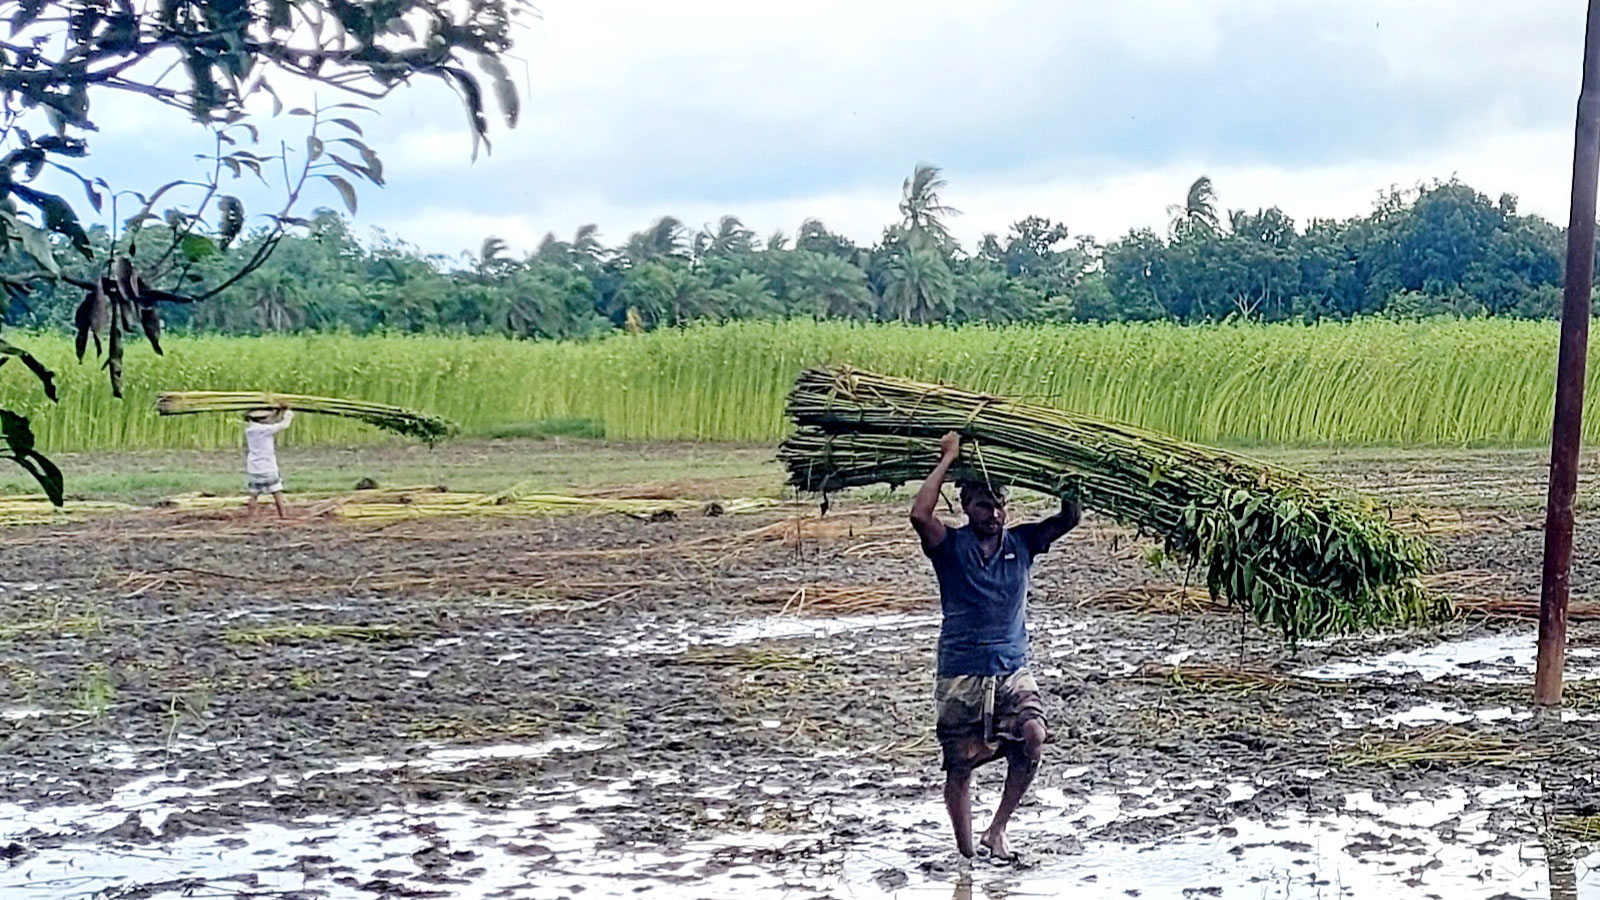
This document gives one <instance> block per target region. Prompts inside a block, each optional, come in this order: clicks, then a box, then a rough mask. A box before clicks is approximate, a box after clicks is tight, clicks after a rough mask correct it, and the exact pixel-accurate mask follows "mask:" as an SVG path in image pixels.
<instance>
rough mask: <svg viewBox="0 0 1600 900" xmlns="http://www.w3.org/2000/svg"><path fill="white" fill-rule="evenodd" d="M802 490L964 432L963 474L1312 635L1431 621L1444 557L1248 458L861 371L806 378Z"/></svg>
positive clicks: (798, 473)
mask: <svg viewBox="0 0 1600 900" xmlns="http://www.w3.org/2000/svg"><path fill="white" fill-rule="evenodd" d="M788 412H789V415H790V417H791V418H792V419H793V420H794V422H795V425H796V426H797V430H796V431H795V433H794V434H793V435H792V436H791V437H789V438H788V439H786V440H785V441H784V442H783V444H782V447H781V448H780V450H779V456H780V458H781V459H782V461H783V463H784V465H785V466H786V467H787V468H788V470H789V480H790V483H791V484H793V485H794V486H795V487H797V488H799V489H801V490H804V491H816V492H824V493H826V492H828V491H833V490H838V489H842V488H848V487H857V486H863V485H871V484H889V485H899V484H904V483H907V482H916V481H920V480H921V479H922V478H924V477H926V476H927V474H928V473H929V471H931V470H932V469H933V467H934V465H935V464H936V463H937V462H938V459H939V438H940V436H941V435H943V434H945V433H946V432H949V431H956V432H959V433H960V434H961V435H962V445H961V456H960V458H959V460H958V461H957V463H956V466H955V468H954V470H953V472H952V474H953V476H954V477H955V478H957V479H972V480H977V481H985V482H989V483H994V484H1002V485H1014V486H1017V487H1022V488H1027V489H1029V490H1033V491H1037V492H1040V493H1044V494H1049V495H1053V496H1059V497H1072V498H1074V499H1076V500H1078V501H1079V502H1080V503H1082V504H1083V505H1084V506H1085V507H1086V508H1088V509H1092V510H1095V511H1098V512H1101V513H1104V514H1107V515H1109V516H1111V517H1112V518H1115V519H1117V520H1119V521H1121V522H1124V523H1127V524H1130V525H1133V526H1135V527H1136V528H1138V529H1139V531H1140V532H1142V533H1144V534H1147V535H1152V536H1155V537H1158V538H1159V539H1160V540H1161V541H1162V543H1163V545H1164V547H1165V550H1166V551H1167V553H1168V554H1170V555H1172V556H1173V557H1174V558H1176V559H1180V560H1184V561H1187V562H1188V563H1190V564H1191V565H1194V566H1197V567H1198V568H1199V569H1201V570H1203V571H1204V573H1205V580H1206V585H1207V587H1208V588H1209V589H1210V591H1211V594H1212V596H1213V597H1216V598H1218V599H1222V600H1226V601H1227V602H1228V603H1229V604H1231V605H1233V606H1235V607H1238V608H1240V609H1243V610H1245V611H1247V612H1248V613H1249V614H1250V615H1252V616H1253V617H1254V618H1255V619H1256V620H1257V621H1258V622H1260V623H1262V624H1264V625H1269V626H1272V627H1276V628H1277V629H1279V630H1281V631H1282V633H1283V635H1284V636H1285V638H1287V639H1288V640H1289V641H1290V642H1291V643H1294V642H1295V641H1298V640H1300V639H1302V638H1306V637H1312V636H1317V635H1323V634H1330V633H1338V632H1348V631H1355V630H1360V629H1370V628H1376V627H1383V626H1392V625H1401V624H1408V623H1413V622H1419V621H1425V620H1429V619H1433V618H1437V617H1440V616H1442V615H1446V614H1448V612H1449V605H1448V602H1447V601H1445V600H1443V599H1442V598H1439V597H1435V596H1433V595H1431V594H1430V593H1428V592H1427V591H1426V590H1424V589H1423V586H1422V584H1421V581H1420V577H1421V575H1422V574H1423V572H1424V570H1425V569H1426V568H1427V567H1428V566H1429V565H1430V563H1431V562H1432V561H1433V558H1434V553H1433V550H1432V549H1431V548H1430V546H1429V545H1428V544H1426V543H1425V542H1423V541H1422V540H1421V539H1419V538H1416V537H1413V536H1409V535H1405V534H1402V533H1401V532H1400V531H1398V530H1397V529H1396V528H1395V527H1394V526H1393V524H1392V523H1391V521H1390V519H1389V516H1388V514H1387V513H1386V512H1385V511H1384V510H1383V508H1382V507H1380V505H1379V504H1377V503H1376V502H1374V501H1373V500H1371V499H1368V498H1362V497H1356V496H1353V495H1350V494H1347V493H1345V492H1341V491H1338V490H1335V489H1333V488H1331V487H1329V486H1326V485H1322V484H1319V483H1317V482H1315V481H1314V480H1312V479H1310V478H1308V477H1306V476H1303V475H1300V474H1297V473H1294V472H1291V471H1288V470H1285V469H1282V468H1279V467H1276V466H1271V465H1266V464H1263V463H1260V462H1256V461H1254V460H1250V459H1247V458H1245V457H1242V456H1239V455H1236V454H1232V453H1228V452H1225V451H1221V450H1215V449H1212V448H1208V447H1202V446H1198V445H1195V444H1190V443H1188V442H1186V441H1182V440H1179V439H1178V438H1175V437H1171V436H1168V435H1162V434H1155V433H1152V432H1148V431H1143V430H1140V429H1137V428H1132V427H1129V426H1125V425H1119V424H1115V423H1111V422H1105V421H1100V420H1097V419H1094V418H1092V417H1089V416H1084V415H1078V414H1075V413H1069V412H1064V411H1062V410H1058V409H1052V408H1049V407H1045V406H1039V405H1034V404H1027V403H1019V402H1013V401H1010V400H1006V399H1004V398H1000V397H993V396H988V395H985V394H978V393H973V392H971V391H964V390H959V389H956V388H952V387H944V386H940V385H932V384H923V383H920V382H916V381H910V380H906V379H902V378H890V377H886V376H882V375H875V374H872V373H869V372H863V371H859V370H855V369H850V368H831V369H812V370H809V371H807V372H805V373H803V374H802V375H801V376H800V378H799V380H798V381H797V382H796V384H795V387H794V390H793V392H792V393H791V394H790V396H789V407H788Z"/></svg>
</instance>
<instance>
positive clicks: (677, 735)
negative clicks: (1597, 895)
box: [0, 441, 1600, 900]
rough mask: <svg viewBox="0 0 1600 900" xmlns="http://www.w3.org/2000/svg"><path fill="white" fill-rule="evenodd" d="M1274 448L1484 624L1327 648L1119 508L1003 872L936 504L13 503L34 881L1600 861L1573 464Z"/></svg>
mask: <svg viewBox="0 0 1600 900" xmlns="http://www.w3.org/2000/svg"><path fill="white" fill-rule="evenodd" d="M283 456H284V464H285V467H286V471H287V474H288V475H289V478H290V479H291V484H292V485H304V486H306V487H308V488H316V489H322V490H346V489H348V488H350V487H351V486H352V485H353V483H354V481H356V480H357V479H359V478H362V477H371V478H375V479H377V480H378V481H380V483H384V484H427V483H448V485H449V487H450V488H451V489H452V490H475V491H492V490H496V489H500V488H504V487H506V486H508V485H509V484H512V483H517V482H521V483H526V484H531V485H533V486H535V487H536V488H537V489H540V490H548V491H565V492H568V493H579V492H584V493H588V494H591V495H608V496H619V495H629V494H632V495H639V496H648V497H654V498H660V497H675V496H681V497H688V498H692V499H695V500H697V501H712V500H719V501H726V500H728V499H731V498H737V497H748V496H767V497H780V496H781V495H782V491H781V473H780V472H779V471H778V469H777V467H776V465H775V464H773V463H772V462H771V461H770V456H771V453H770V450H768V449H766V448H719V447H711V448H704V447H701V448H696V447H681V446H649V447H626V446H611V445H604V444H586V443H564V442H544V443H533V442H521V443H519V442H510V441H503V442H492V443H477V444H462V445H458V446H454V447H446V448H441V449H440V450H438V451H431V452H429V451H418V450H411V449H402V448H399V447H398V446H393V447H388V446H386V447H375V448H366V449H362V450H359V451H325V450H316V451H312V450H305V451H288V450H286V451H285V452H284V454H283ZM1269 456H1270V457H1271V458H1273V459H1275V460H1278V461H1282V462H1286V463H1289V464H1292V465H1296V466H1299V467H1303V468H1306V469H1308V470H1311V471H1315V472H1318V473H1319V474H1322V475H1324V476H1326V477H1328V478H1329V479H1330V480H1333V481H1336V482H1339V483H1343V484H1347V485H1352V486H1356V487H1360V488H1362V489H1364V490H1369V491H1372V492H1374V493H1378V494H1380V495H1383V496H1385V497H1387V498H1390V499H1391V500H1392V502H1393V503H1394V504H1395V506H1396V515H1397V516H1399V517H1400V518H1401V519H1402V521H1405V522H1407V523H1408V525H1407V527H1412V528H1417V529H1419V530H1422V531H1424V532H1425V533H1428V534H1431V535H1432V536H1433V537H1434V539H1435V540H1436V541H1438V543H1439V545H1440V546H1441V547H1442V549H1443V550H1444V551H1445V557H1446V562H1445V564H1444V565H1443V566H1442V567H1441V569H1440V571H1439V572H1437V573H1436V574H1435V575H1434V576H1433V581H1434V584H1435V585H1436V587H1437V588H1438V589H1439V590H1443V591H1447V592H1450V593H1452V594H1453V595H1456V596H1458V597H1460V598H1461V600H1462V604H1463V609H1464V612H1463V615H1462V616H1461V618H1459V619H1458V620H1456V621H1452V622H1449V623H1445V624H1442V625H1439V626H1437V627H1433V628H1429V629H1426V630H1422V631H1417V632H1412V633H1406V634H1395V635H1388V636H1378V637H1365V638H1350V639H1341V640H1333V641H1326V642H1318V643H1315V644H1312V645H1307V646H1302V647H1300V648H1298V650H1297V651H1294V652H1291V651H1289V650H1288V649H1287V648H1285V647H1283V646H1282V644H1281V643H1280V642H1279V641H1277V640H1276V639H1275V638H1274V637H1273V636H1272V635H1270V634H1267V633H1264V632H1262V631H1260V630H1258V629H1256V628H1254V627H1251V626H1247V625H1245V624H1244V623H1242V622H1241V621H1240V619H1239V618H1238V616H1237V614H1234V613H1230V612H1228V611H1226V610H1221V609H1217V608H1214V607H1213V606H1212V605H1211V604H1210V603H1209V601H1208V599H1207V598H1205V597H1204V596H1203V594H1202V593H1201V592H1197V591H1193V590H1189V589H1186V588H1185V586H1184V582H1185V573H1184V572H1182V571H1181V570H1171V569H1166V570H1152V569H1151V568H1150V567H1149V566H1148V565H1146V563H1145V562H1144V555H1143V552H1142V551H1143V549H1144V548H1143V545H1142V544H1141V543H1140V542H1138V541H1137V540H1135V539H1134V537H1133V535H1131V534H1129V533H1127V532H1126V531H1125V530H1123V529H1121V528H1119V527H1117V526H1115V525H1114V524H1112V523H1108V522H1105V521H1101V520H1095V519H1093V518H1091V519H1090V520H1088V521H1086V524H1085V527H1084V528H1082V529H1080V530H1079V531H1078V532H1075V533H1074V534H1073V535H1071V536H1070V537H1069V538H1068V539H1067V540H1066V541H1065V542H1064V543H1063V544H1061V545H1059V546H1058V548H1057V549H1056V550H1055V551H1053V552H1052V553H1051V554H1050V555H1049V556H1048V557H1046V558H1044V559H1042V560H1041V562H1040V564H1039V567H1038V569H1037V570H1036V585H1035V595H1034V599H1033V601H1032V610H1031V622H1032V636H1033V652H1034V658H1035V664H1034V665H1035V670H1036V672H1037V673H1038V675H1039V680H1040V682H1041V686H1042V688H1043V690H1044V692H1045V695H1046V703H1047V707H1048V709H1049V712H1050V719H1051V725H1052V728H1053V730H1054V733H1055V739H1054V742H1053V743H1052V745H1051V746H1050V747H1049V748H1048V751H1047V754H1048V755H1047V763H1046V766H1045V768H1044V770H1043V772H1042V774H1041V776H1040V778H1039V781H1038V782H1037V784H1036V787H1035V790H1034V792H1033V793H1032V795H1031V797H1030V799H1029V801H1028V803H1027V805H1025V806H1024V808H1023V810H1022V811H1021V812H1020V813H1019V815H1018V819H1017V821H1016V822H1015V824H1014V826H1013V831H1012V834H1013V843H1014V844H1016V845H1017V846H1019V847H1020V849H1021V850H1022V854H1023V855H1022V859H1021V860H1020V861H1019V862H1018V863H1015V864H1007V865H1000V864H997V863H993V862H990V861H986V860H980V861H978V862H977V863H975V864H971V865H968V864H965V863H963V862H961V861H960V860H958V859H957V858H956V856H955V854H954V852H953V849H952V847H951V843H950V841H949V839H948V836H947V830H948V826H947V824H946V822H945V821H944V818H943V811H942V806H941V805H940V803H939V790H938V786H939V784H940V783H941V781H942V777H941V773H940V772H939V768H938V751H937V747H936V745H935V744H934V742H933V740H932V728H931V722H930V714H931V684H930V679H931V667H932V648H933V644H934V639H935V636H936V634H937V630H938V620H937V604H936V601H935V599H934V596H933V594H934V586H933V579H932V575H931V572H930V571H929V570H928V567H927V564H926V563H925V561H923V560H922V559H921V557H920V555H919V553H918V552H917V548H916V545H915V543H914V540H913V539H912V537H911V534H910V532H909V529H908V527H907V526H906V525H905V520H904V514H903V508H904V505H905V502H904V498H903V497H900V496H884V495H846V496H843V497H838V498H835V501H834V504H833V508H832V511H831V512H830V513H829V514H828V515H827V516H826V517H820V518H819V517H818V516H817V510H816V507H815V505H814V504H812V503H808V502H795V501H793V500H788V501H784V502H782V503H780V504H778V505H776V506H772V507H768V508H766V509H762V510H759V511H756V512H752V513H748V514H738V515H709V514H707V511H706V510H704V509H702V508H701V507H700V506H699V505H698V504H694V505H691V506H689V507H676V510H677V511H676V513H675V514H674V515H672V516H670V517H669V516H665V515H661V516H653V515H648V514H642V513H639V512H637V511H635V512H634V513H633V514H631V515H623V514H601V515H569V516H539V517H490V516H482V517H474V516H466V517H452V518H433V517H426V516H423V517H417V518H409V519H406V518H401V519H395V520H392V521H385V522H383V523H380V524H371V523H363V522H354V521H347V520H343V519H338V518H329V517H324V516H305V515H303V514H304V513H305V512H306V511H307V510H308V509H309V508H311V507H310V506H309V505H308V504H306V503H305V502H303V501H302V502H301V503H299V504H298V510H299V512H301V513H302V515H301V516H299V517H296V518H293V519H291V520H290V521H288V522H285V523H278V522H274V521H270V520H266V519H263V520H260V521H246V520H244V519H243V518H242V517H241V516H240V515H239V514H238V513H237V512H235V511H231V510H218V511H206V512H193V511H184V510H173V509H161V508H152V509H149V510H140V511H135V512H127V513H118V514H114V515H99V516H87V517H83V518H81V519H74V520H71V521H64V522H59V523H53V524H45V525H32V526H15V527H9V528H5V529H0V560H3V565H4V571H5V572H6V573H7V575H6V577H7V579H8V580H7V581H5V582H4V583H3V584H0V746H3V748H4V752H5V755H6V758H7V760H8V764H7V765H6V766H5V767H4V771H3V774H0V778H3V779H4V792H3V794H0V858H3V859H4V860H5V861H6V863H5V866H4V867H0V896H4V897H7V898H11V897H20V898H27V900H43V898H91V897H94V898H113V897H120V898H132V897H140V898H145V897H149V898H169V897H170V898H176V897H271V898H321V897H339V898H343V897H360V898H369V897H472V898H476V897H516V898H523V897H527V898H543V897H578V896H581V897H631V896H638V895H644V896H664V897H739V898H741V900H743V898H754V897H796V898H805V897H846V896H848V897H939V898H941V900H942V898H945V897H956V898H961V897H971V896H977V895H978V894H979V893H981V894H983V895H984V896H988V897H1004V896H1073V897H1142V898H1151V897H1174V898H1180V897H1210V896H1220V897H1239V898H1246V897H1247V898H1252V900H1255V898H1263V897H1268V898H1329V897H1370V896H1377V895H1378V894H1379V892H1380V891H1382V892H1386V893H1387V895H1389V896H1392V897H1418V898H1426V897H1440V898H1461V897H1482V898H1520V897H1530V898H1531V897H1550V896H1556V897H1560V896H1576V895H1575V894H1562V893H1560V891H1561V890H1564V889H1567V888H1571V889H1573V890H1577V891H1580V892H1581V891H1583V890H1594V889H1595V888H1594V887H1593V886H1592V885H1590V886H1588V887H1587V888H1586V887H1585V885H1588V882H1587V881H1585V880H1584V879H1585V877H1586V876H1587V874H1588V871H1589V866H1590V865H1592V864H1600V857H1591V856H1590V855H1589V853H1590V848H1589V845H1588V844H1587V843H1585V842H1586V841H1589V840H1593V839H1595V838H1597V837H1600V833H1590V831H1588V830H1586V829H1589V828H1590V824H1589V823H1588V822H1587V821H1586V820H1585V819H1583V818H1582V817H1586V816H1591V815H1595V814H1597V813H1600V788H1597V787H1596V786H1595V784H1594V782H1593V777H1592V772H1593V770H1594V768H1595V763H1596V753H1595V750H1594V745H1593V741H1592V740H1591V739H1590V736H1591V735H1592V733H1593V728H1594V722H1595V721H1597V720H1600V690H1596V689H1595V687H1594V686H1595V685H1600V681H1590V680H1587V679H1589V678H1592V677H1597V676H1600V640H1597V639H1600V633H1597V631H1596V627H1597V626H1595V625H1593V624H1591V621H1590V620H1595V619H1600V607H1597V606H1595V605H1594V600H1596V599H1600V598H1595V597H1593V596H1592V593H1591V592H1592V590H1593V588H1594V586H1595V585H1596V584H1597V576H1600V534H1597V533H1596V527H1595V526H1597V525H1600V519H1596V518H1595V517H1593V516H1584V517H1582V518H1581V520H1580V523H1579V535H1580V537H1579V546H1578V551H1577V560H1578V562H1577V566H1576V568H1575V571H1574V576H1573V583H1574V586H1575V607H1574V612H1575V616H1576V618H1577V621H1575V623H1574V627H1573V649H1572V651H1571V652H1572V659H1571V670H1572V675H1573V677H1574V678H1575V679H1578V680H1575V681H1574V682H1573V684H1572V688H1571V690H1570V691H1569V696H1568V703H1567V707H1566V708H1565V709H1564V710H1563V711H1562V713H1561V714H1560V715H1549V716H1541V717H1534V716H1533V715H1532V713H1531V710H1530V707H1529V706H1528V703H1527V700H1528V693H1529V682H1530V680H1531V676H1530V672H1531V665H1532V651H1533V633H1534V628H1535V623H1534V621H1533V619H1531V618H1529V617H1528V613H1529V611H1530V610H1531V609H1532V605H1533V604H1532V600H1533V598H1535V597H1536V594H1537V589H1538V581H1537V578H1538V562H1539V552H1540V546H1541V544H1540V542H1541V532H1540V521H1541V520H1540V514H1539V510H1538V504H1539V502H1540V499H1541V496H1542V490H1543V486H1542V482H1541V478H1542V475H1543V472H1542V457H1541V456H1539V455H1537V454H1533V453H1522V452H1487V451H1486V452H1459V451H1458V452H1451V453H1437V454H1430V453H1404V454H1401V453H1393V452H1378V451H1360V452H1354V451H1347V452H1339V453H1331V452H1320V453H1319V452H1311V451H1296V452H1293V453H1279V454H1269ZM64 462H65V464H66V466H65V467H66V468H67V469H68V472H69V478H70V479H71V482H70V490H71V491H72V492H74V493H75V494H76V495H79V496H92V497H95V498H100V499H118V500H123V501H129V502H139V503H146V502H149V501H151V500H154V499H155V498H156V497H158V496H160V495H162V494H163V493H170V492H173V491H179V490H195V489H197V488H198V489H202V490H214V491H219V492H220V491H231V490H232V489H233V485H234V482H235V481H237V476H236V475H235V474H234V472H233V469H234V468H235V467H236V466H237V459H236V455H235V454H201V453H196V454H168V455H161V454H121V455H115V456H97V457H85V458H79V459H73V460H66V461H64ZM1594 474H1600V473H1596V472H1594V471H1593V467H1592V466H1591V467H1590V469H1588V470H1586V472H1585V477H1586V479H1587V483H1589V484H1593V483H1594V481H1593V479H1592V475H1594ZM712 512H714V510H712ZM1028 515H1029V510H1027V509H1024V510H1023V511H1022V517H1023V518H1026V517H1027V516H1028ZM1001 774H1002V773H1001V771H1000V770H998V769H995V770H993V771H990V770H985V773H984V777H983V778H982V779H981V785H980V788H979V795H978V801H979V802H978V806H979V808H980V822H979V826H980V827H981V826H982V824H983V822H982V820H981V817H982V816H983V815H984V811H986V810H988V809H991V808H992V806H993V803H994V802H995V801H996V800H997V799H998V790H999V780H1000V777H1001ZM1552 883H1554V888H1553V887H1552ZM1553 889H1554V890H1555V891H1557V893H1554V894H1552V890H1553Z"/></svg>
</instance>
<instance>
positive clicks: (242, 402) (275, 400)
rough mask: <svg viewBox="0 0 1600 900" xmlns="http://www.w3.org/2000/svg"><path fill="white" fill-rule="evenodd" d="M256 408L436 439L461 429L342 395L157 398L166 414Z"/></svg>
mask: <svg viewBox="0 0 1600 900" xmlns="http://www.w3.org/2000/svg"><path fill="white" fill-rule="evenodd" d="M256 409H292V410H294V411H295V412H308V413H324V414H327V415H332V416H343V417H345V418H347V419H358V420H360V421H362V422H366V423H367V424H368V425H375V426H377V427H378V428H383V429H385V430H388V431H393V432H395V433H396V434H402V435H405V436H407V437H414V438H420V439H422V440H424V441H427V442H428V443H430V444H431V443H433V442H434V441H437V440H439V439H441V438H445V437H449V436H450V435H452V434H455V433H456V431H457V430H458V429H457V427H456V425H455V424H454V423H452V422H449V421H446V420H444V419H441V418H439V417H438V416H430V415H427V414H426V413H419V412H412V411H411V410H407V409H401V408H400V407H398V406H385V405H384V404H382V403H368V402H366V401H364V400H343V399H340V398H338V397H306V396H302V395H300V394H270V393H262V392H260V391H172V392H168V393H165V394H162V395H161V396H160V397H157V398H156V411H157V412H159V413H161V414H162V415H163V416H181V415H188V414H190V413H208V412H236V413H245V412H250V411H251V410H256Z"/></svg>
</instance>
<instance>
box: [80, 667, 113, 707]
mask: <svg viewBox="0 0 1600 900" xmlns="http://www.w3.org/2000/svg"><path fill="white" fill-rule="evenodd" d="M116 699H117V689H116V686H115V685H113V684H112V683H111V673H110V672H109V671H108V670H107V669H106V667H105V666H103V665H100V664H99V663H96V664H94V665H91V666H89V667H88V668H87V669H85V670H84V673H83V677H82V678H81V679H79V681H78V689H77V691H76V693H75V696H74V707H75V708H76V709H77V710H78V712H81V713H83V714H84V715H87V716H88V717H89V718H91V719H102V718H104V717H105V714H106V711H107V710H109V709H110V708H111V704H112V703H114V702H115V701H116Z"/></svg>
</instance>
